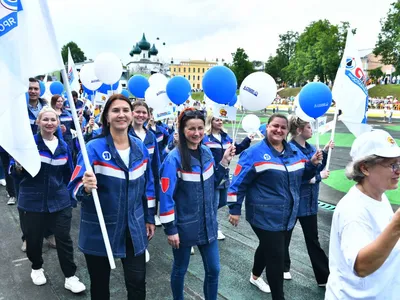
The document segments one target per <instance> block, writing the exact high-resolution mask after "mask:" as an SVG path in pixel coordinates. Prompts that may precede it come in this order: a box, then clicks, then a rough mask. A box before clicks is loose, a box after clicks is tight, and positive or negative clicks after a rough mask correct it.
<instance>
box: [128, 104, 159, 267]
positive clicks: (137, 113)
mask: <svg viewBox="0 0 400 300" xmlns="http://www.w3.org/2000/svg"><path fill="white" fill-rule="evenodd" d="M132 107H133V120H132V127H131V128H130V130H129V134H131V135H132V136H134V137H136V138H138V139H140V140H141V141H142V142H143V144H144V145H145V147H146V148H147V150H148V151H149V165H150V167H151V171H152V173H153V181H154V190H155V198H153V199H152V201H150V202H149V203H148V204H149V207H151V208H154V209H155V211H156V212H157V203H158V202H159V197H160V175H159V174H160V173H159V169H160V165H161V163H160V155H159V151H158V145H157V139H156V136H155V135H154V133H152V132H151V131H150V130H148V129H147V128H146V127H145V124H146V122H147V121H148V119H149V115H150V110H149V107H148V106H147V103H146V102H144V101H141V100H136V101H135V102H133V104H132ZM154 217H155V219H154V220H155V221H154V222H155V224H156V225H157V226H160V225H161V222H160V219H159V218H158V217H157V214H156V215H155V216H154ZM149 260H150V253H149V251H148V250H147V249H146V262H149Z"/></svg>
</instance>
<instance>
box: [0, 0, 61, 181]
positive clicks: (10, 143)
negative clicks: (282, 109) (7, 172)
mask: <svg viewBox="0 0 400 300" xmlns="http://www.w3.org/2000/svg"><path fill="white" fill-rule="evenodd" d="M0 2H1V3H0V4H2V5H0V78H1V83H0V85H1V87H0V101H1V105H0V128H1V130H0V146H1V147H3V148H4V149H5V150H6V151H7V152H8V153H9V154H10V155H11V156H13V157H14V159H15V160H17V161H18V162H19V163H20V164H21V165H22V166H23V167H24V168H25V170H26V171H28V172H29V173H30V174H31V175H32V176H35V175H36V174H37V173H38V172H39V170H40V156H39V153H38V150H37V146H36V144H35V141H34V139H33V135H32V131H31V127H30V122H29V117H28V111H27V107H26V97H25V93H26V92H27V91H28V86H29V82H28V80H29V77H32V76H36V75H43V74H45V73H47V72H50V71H54V70H61V69H62V68H63V63H62V60H61V55H60V52H59V48H58V45H57V42H56V38H55V34H54V28H53V25H52V22H51V19H50V15H49V11H48V7H47V1H46V0H36V1H32V0H26V1H25V0H13V1H9V0H0ZM38 36H40V39H38ZM43 45H45V46H43Z"/></svg>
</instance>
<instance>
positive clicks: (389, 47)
mask: <svg viewBox="0 0 400 300" xmlns="http://www.w3.org/2000/svg"><path fill="white" fill-rule="evenodd" d="M373 52H374V54H375V55H376V56H378V55H381V56H382V62H383V63H384V64H388V65H394V67H395V68H396V70H399V69H400V1H396V2H394V3H392V6H391V8H390V9H389V13H388V15H387V17H386V18H385V19H381V32H380V33H379V35H378V41H377V43H376V45H375V49H374V51H373Z"/></svg>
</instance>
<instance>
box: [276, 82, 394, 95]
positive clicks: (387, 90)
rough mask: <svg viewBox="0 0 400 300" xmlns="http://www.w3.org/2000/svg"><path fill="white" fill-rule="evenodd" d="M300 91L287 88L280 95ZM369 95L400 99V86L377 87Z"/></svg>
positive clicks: (294, 93) (295, 93) (293, 93)
mask: <svg viewBox="0 0 400 300" xmlns="http://www.w3.org/2000/svg"><path fill="white" fill-rule="evenodd" d="M300 90H301V88H286V89H283V90H282V91H280V92H278V94H279V96H281V97H283V98H288V97H292V96H293V97H295V96H296V95H297V94H298V93H300ZM368 94H369V96H370V97H373V98H386V97H387V96H393V97H397V98H400V84H388V85H377V86H374V87H373V88H371V89H369V90H368Z"/></svg>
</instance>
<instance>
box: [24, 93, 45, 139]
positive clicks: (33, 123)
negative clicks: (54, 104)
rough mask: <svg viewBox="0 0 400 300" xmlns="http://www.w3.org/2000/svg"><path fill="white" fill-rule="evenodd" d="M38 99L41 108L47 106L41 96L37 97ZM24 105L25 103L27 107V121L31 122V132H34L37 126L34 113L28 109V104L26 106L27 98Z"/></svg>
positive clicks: (36, 131) (36, 130)
mask: <svg viewBox="0 0 400 300" xmlns="http://www.w3.org/2000/svg"><path fill="white" fill-rule="evenodd" d="M38 101H39V103H40V104H41V105H42V108H43V107H45V106H48V105H47V102H46V100H44V99H42V98H39V99H38ZM26 105H27V108H28V116H29V122H30V123H31V130H32V133H33V134H36V133H38V128H39V126H38V125H36V117H35V115H34V114H33V113H32V112H31V110H30V109H29V106H28V105H29V99H27V103H26Z"/></svg>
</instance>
